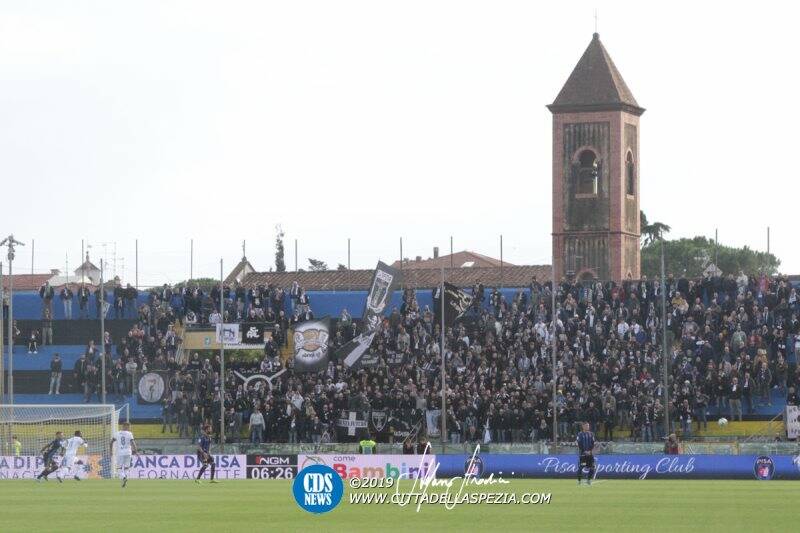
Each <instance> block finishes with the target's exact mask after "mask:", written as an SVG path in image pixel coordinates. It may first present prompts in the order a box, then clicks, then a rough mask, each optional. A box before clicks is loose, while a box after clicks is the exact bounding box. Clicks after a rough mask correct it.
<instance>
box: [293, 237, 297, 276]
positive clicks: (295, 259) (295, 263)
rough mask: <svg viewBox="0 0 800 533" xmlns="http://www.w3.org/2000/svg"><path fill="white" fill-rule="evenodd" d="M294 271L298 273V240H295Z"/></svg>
mask: <svg viewBox="0 0 800 533" xmlns="http://www.w3.org/2000/svg"><path fill="white" fill-rule="evenodd" d="M294 271H295V272H297V239H295V240H294Z"/></svg>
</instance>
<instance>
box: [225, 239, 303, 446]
mask: <svg viewBox="0 0 800 533" xmlns="http://www.w3.org/2000/svg"><path fill="white" fill-rule="evenodd" d="M295 242H296V241H295ZM222 283H223V274H222V259H220V260H219V294H220V298H219V313H220V316H221V317H222V318H221V320H222V323H223V325H224V323H225V298H223V297H222V295H223V285H222ZM219 340H220V343H219V354H220V357H219V359H220V362H219V365H220V370H219V442H220V444H221V445H222V451H223V452H224V451H225V343H224V342H223V339H222V337H221V336H220V339H219Z"/></svg>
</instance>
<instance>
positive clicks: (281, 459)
mask: <svg viewBox="0 0 800 533" xmlns="http://www.w3.org/2000/svg"><path fill="white" fill-rule="evenodd" d="M296 477H297V456H296V455H248V456H247V479H294V478H296Z"/></svg>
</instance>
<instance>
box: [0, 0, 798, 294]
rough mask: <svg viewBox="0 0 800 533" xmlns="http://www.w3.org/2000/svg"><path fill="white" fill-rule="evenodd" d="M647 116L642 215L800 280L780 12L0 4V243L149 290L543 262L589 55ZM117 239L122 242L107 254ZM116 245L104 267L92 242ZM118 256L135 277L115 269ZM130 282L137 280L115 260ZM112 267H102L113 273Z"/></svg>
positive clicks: (762, 5)
mask: <svg viewBox="0 0 800 533" xmlns="http://www.w3.org/2000/svg"><path fill="white" fill-rule="evenodd" d="M595 8H597V10H598V18H599V20H598V26H599V32H600V36H601V39H602V41H603V42H604V44H605V46H606V48H607V49H608V51H609V53H610V54H611V56H612V57H613V59H614V61H615V63H616V65H617V67H618V68H619V69H620V71H621V73H622V75H623V76H624V78H625V80H626V82H627V83H628V86H629V87H630V88H631V90H632V91H633V94H634V95H635V96H636V98H637V100H638V102H639V104H640V105H642V106H643V107H645V108H647V112H646V113H645V114H644V115H643V117H642V125H641V154H640V156H641V166H640V170H641V197H642V200H641V202H642V208H643V209H644V211H645V212H646V213H647V216H648V218H650V219H651V220H658V221H662V222H665V223H668V224H670V225H671V226H672V227H673V232H672V234H671V235H672V236H673V237H680V236H693V235H696V234H703V235H707V236H711V237H713V235H714V229H715V228H718V229H719V237H720V242H721V243H723V244H728V245H736V246H741V245H749V246H750V247H752V248H757V249H765V248H766V234H767V226H770V227H771V230H772V235H771V237H772V238H771V250H772V251H773V252H774V253H776V254H777V255H778V257H779V258H780V259H781V260H782V261H783V267H782V270H783V271H785V272H789V273H800V247H799V246H798V245H797V240H796V238H793V237H792V233H791V232H792V231H793V228H794V227H795V226H796V220H797V218H798V214H797V213H798V209H797V205H798V193H799V192H800V185H798V183H799V182H798V173H799V172H800V170H798V168H800V167H799V166H798V165H797V164H795V163H793V160H794V159H796V156H795V154H796V152H797V147H796V145H795V143H796V140H797V138H798V135H797V125H798V123H800V106H798V105H797V86H798V83H797V82H798V74H797V73H798V67H797V57H796V56H797V51H798V44H797V35H796V33H797V32H796V25H797V20H798V15H800V7H798V6H797V5H796V4H793V3H789V2H769V1H764V2H755V3H754V2H748V3H746V4H745V3H736V2H696V1H695V2H668V3H665V2H659V3H653V2H641V1H639V2H622V1H613V2H601V1H595V2H579V1H571V2H531V1H519V2H511V1H464V0H454V1H438V0H424V1H403V2H387V1H379V0H366V1H330V0H327V1H291V2H286V1H282V2H268V1H253V2H244V1H226V2H222V1H217V2H200V1H197V0H194V1H185V2H178V1H163V0H162V1H147V0H140V1H137V2H122V1H110V0H103V1H81V2H79V1H70V2H62V1H52V2H47V1H36V2H30V1H16V2H14V1H9V0H6V1H4V2H2V3H0V183H1V184H2V188H0V191H2V192H0V234H2V235H7V234H8V233H11V232H13V233H14V234H15V235H16V237H17V238H18V239H19V240H21V241H23V242H26V243H27V244H28V246H27V247H26V248H22V249H20V250H19V252H18V261H17V262H16V263H15V264H16V267H17V268H16V270H17V271H18V272H20V271H30V266H31V265H30V242H31V240H32V239H35V241H36V246H35V248H36V259H35V267H36V270H37V271H46V270H47V269H49V268H61V269H63V268H64V266H65V263H66V260H67V258H68V260H69V265H70V269H73V268H75V267H76V266H77V264H78V262H79V256H80V245H81V239H82V238H83V239H86V241H87V242H88V243H91V244H92V249H91V253H92V257H93V259H99V256H100V255H102V254H103V253H105V254H106V257H107V259H108V260H109V261H110V260H112V259H113V253H112V251H113V249H114V246H115V244H114V243H116V255H117V274H119V275H122V274H123V268H124V274H125V277H126V278H127V279H129V280H132V278H133V266H134V240H135V239H136V238H138V239H139V250H140V254H139V280H140V284H153V283H161V282H165V281H167V282H174V281H178V280H181V279H184V278H186V277H188V275H189V241H190V239H192V238H193V239H194V249H195V259H194V274H195V276H200V275H209V276H214V275H217V274H218V272H219V259H220V258H224V260H225V265H226V267H225V270H226V273H227V270H228V269H229V268H230V267H232V266H233V265H234V264H235V262H236V261H238V260H239V258H240V257H241V241H242V239H246V240H247V256H248V258H249V259H250V260H251V262H252V263H253V264H254V266H255V267H256V268H257V269H259V270H268V269H269V267H270V266H272V265H273V264H274V234H275V232H274V227H275V225H276V224H281V225H282V226H283V228H284V230H285V231H286V244H287V254H286V256H287V264H288V266H289V268H290V269H291V268H293V267H294V258H293V256H294V250H293V247H294V244H293V243H294V239H298V241H299V257H300V266H301V267H303V266H305V265H306V264H307V258H308V257H314V258H319V259H322V260H324V261H326V262H327V263H328V264H329V265H330V266H331V267H335V266H336V265H337V264H338V263H346V262H347V239H348V237H349V238H351V239H352V266H353V267H354V268H371V267H373V266H374V264H375V262H376V260H377V259H379V258H381V259H383V260H385V261H393V260H395V259H397V257H398V256H399V249H398V248H399V238H400V237H401V236H402V237H403V239H404V248H405V249H404V252H405V254H404V255H405V256H407V257H411V258H413V257H415V256H417V255H421V256H423V257H428V256H430V255H431V253H432V249H433V247H434V246H439V247H440V248H441V249H442V251H443V252H446V251H447V249H449V237H450V236H451V235H452V236H453V237H454V239H455V248H456V250H461V249H469V250H474V251H477V252H481V253H484V254H487V255H491V256H494V257H498V256H499V236H500V234H503V236H504V244H505V247H504V257H505V259H506V260H507V261H509V262H511V263H515V264H549V263H550V253H551V247H550V231H551V218H550V212H551V211H550V210H551V116H550V113H549V111H548V110H547V109H546V108H545V105H546V104H548V103H550V102H552V100H553V99H554V98H555V96H556V94H557V93H558V91H559V89H560V88H561V86H562V85H563V83H564V82H565V81H566V78H567V76H568V75H569V73H570V72H571V70H572V68H573V67H574V66H575V63H576V62H577V61H578V59H579V57H580V56H581V54H582V53H583V51H584V49H585V48H586V46H587V45H588V43H589V41H590V40H591V36H592V32H593V31H594V25H595V20H594V11H595ZM103 243H107V244H106V246H105V248H104V247H103ZM104 249H105V252H103V250H104ZM123 258H124V262H123ZM123 264H124V267H123ZM112 268H113V265H112Z"/></svg>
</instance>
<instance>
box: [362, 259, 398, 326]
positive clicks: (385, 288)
mask: <svg viewBox="0 0 800 533" xmlns="http://www.w3.org/2000/svg"><path fill="white" fill-rule="evenodd" d="M399 284H400V272H399V271H398V270H396V269H394V268H392V267H390V266H389V265H387V264H386V263H383V262H381V261H378V266H377V267H375V273H374V274H373V275H372V283H371V284H370V288H369V294H368V295H367V303H366V304H365V305H364V313H363V314H362V317H361V329H362V331H364V332H365V333H372V332H374V331H376V330H377V329H378V324H380V321H381V318H382V317H383V312H384V311H385V310H386V308H387V306H388V305H389V304H390V303H391V301H392V294H394V290H395V289H396V288H397V286H398V285H399Z"/></svg>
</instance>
